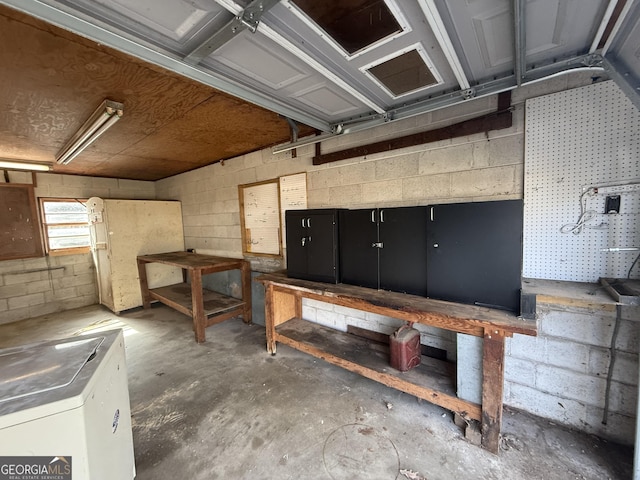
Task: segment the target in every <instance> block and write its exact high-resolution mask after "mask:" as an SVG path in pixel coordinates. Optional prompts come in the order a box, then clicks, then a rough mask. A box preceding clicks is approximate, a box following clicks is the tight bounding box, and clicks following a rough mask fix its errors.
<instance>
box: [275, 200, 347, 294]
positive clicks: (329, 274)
mask: <svg viewBox="0 0 640 480" xmlns="http://www.w3.org/2000/svg"><path fill="white" fill-rule="evenodd" d="M285 222H286V226H287V272H288V275H289V276H291V277H294V278H301V279H304V280H314V281H317V282H328V283H338V282H339V281H340V275H339V264H338V210H335V209H318V210H287V211H286V213H285Z"/></svg>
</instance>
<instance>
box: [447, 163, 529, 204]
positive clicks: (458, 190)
mask: <svg viewBox="0 0 640 480" xmlns="http://www.w3.org/2000/svg"><path fill="white" fill-rule="evenodd" d="M515 172H516V171H515V168H514V167H513V166H505V167H495V168H483V169H479V170H469V171H464V172H454V173H451V195H452V196H454V197H473V196H477V195H484V196H486V195H495V196H500V195H508V194H511V193H514V190H515Z"/></svg>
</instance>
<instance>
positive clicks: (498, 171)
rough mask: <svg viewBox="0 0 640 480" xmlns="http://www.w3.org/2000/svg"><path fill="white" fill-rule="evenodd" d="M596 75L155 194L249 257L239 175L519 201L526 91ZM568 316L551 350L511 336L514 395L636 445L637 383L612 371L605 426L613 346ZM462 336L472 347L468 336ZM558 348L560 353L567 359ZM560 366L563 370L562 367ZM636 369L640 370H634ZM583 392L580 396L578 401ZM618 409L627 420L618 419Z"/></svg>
mask: <svg viewBox="0 0 640 480" xmlns="http://www.w3.org/2000/svg"><path fill="white" fill-rule="evenodd" d="M589 83H591V74H589V73H581V74H575V75H569V76H560V77H556V78H554V79H552V80H549V81H545V82H540V83H537V84H533V85H530V86H526V87H523V88H521V89H519V90H517V91H515V92H513V96H512V104H513V110H514V111H513V113H514V125H513V126H512V127H511V128H509V129H505V130H500V131H494V132H488V133H487V134H486V135H485V134H479V135H472V136H468V137H462V138H456V139H449V140H443V141H440V142H434V143H430V144H427V145H420V146H415V147H410V148H406V149H402V150H396V151H393V152H385V153H378V154H375V155H368V156H362V157H356V158H351V159H348V160H343V161H340V162H335V163H331V164H326V165H321V166H313V165H312V157H313V156H314V154H315V149H314V147H313V146H308V147H303V148H299V149H298V150H297V157H296V158H292V156H291V153H290V152H285V153H281V154H278V155H273V154H272V153H271V150H270V149H266V150H263V151H260V152H254V153H251V154H248V155H244V156H241V157H237V158H232V159H229V160H226V161H225V162H224V164H221V163H219V164H216V165H211V166H208V167H205V168H201V169H198V170H196V171H193V172H188V173H185V174H182V175H177V176H174V177H171V178H168V179H164V180H160V181H158V182H156V194H157V198H159V199H171V200H180V201H182V205H183V215H184V223H185V243H186V246H187V248H195V249H197V250H198V251H203V252H205V253H212V254H218V255H228V256H234V257H241V256H242V245H241V234H240V233H241V232H240V209H239V203H238V185H241V184H246V183H252V182H257V181H262V180H268V179H273V178H276V177H279V176H282V175H287V174H294V173H299V172H303V171H304V172H307V190H308V206H309V208H327V207H341V208H367V207H374V206H376V207H392V206H408V205H426V204H434V203H449V202H464V201H485V200H503V199H504V200H506V199H520V198H522V196H523V175H524V169H523V164H524V127H525V119H524V101H525V99H527V98H531V97H535V96H539V95H545V94H549V93H553V92H558V91H562V90H566V89H569V88H575V87H578V86H582V85H586V84H589ZM495 108H496V97H489V98H486V99H478V100H474V101H471V102H468V103H465V104H464V105H459V106H456V107H453V108H447V109H443V110H438V111H434V112H431V113H428V114H425V115H422V116H418V117H414V118H410V119H405V120H400V121H397V122H392V123H390V124H386V125H382V126H380V127H376V128H373V129H369V130H366V131H362V132H358V133H354V134H351V135H348V136H344V137H336V138H333V139H330V140H327V141H324V142H323V143H322V152H323V153H330V152H332V151H337V150H340V149H344V148H348V147H351V146H357V145H362V144H366V143H371V142H375V141H379V140H382V139H385V138H392V137H397V136H400V135H405V134H411V133H414V132H417V131H422V130H426V129H427V128H428V129H433V128H438V127H442V126H445V125H450V124H454V123H457V122H460V121H462V120H465V119H468V118H472V117H474V116H478V115H481V114H483V113H487V112H490V111H494V110H495ZM270 262H271V267H272V268H277V267H278V262H275V261H273V260H270ZM280 266H282V264H280ZM254 287H255V285H254ZM256 288H257V287H256ZM303 314H304V316H305V318H306V319H308V320H311V321H316V322H318V323H322V324H325V325H328V326H331V327H333V328H337V329H339V330H346V328H347V325H349V324H351V325H355V326H359V327H362V328H367V329H370V330H374V331H379V332H382V333H387V334H388V333H391V332H392V331H393V330H394V329H395V328H397V326H398V324H399V322H398V321H397V320H394V319H389V318H385V317H381V316H376V315H370V314H365V313H363V312H359V311H357V310H351V309H346V308H342V307H338V306H333V305H329V304H325V303H322V302H315V301H309V300H305V302H304V304H303ZM587 316H588V315H587ZM569 318H570V317H567V316H566V315H564V316H563V315H550V316H549V318H548V319H547V320H546V321H545V320H544V319H543V320H542V323H543V325H544V327H543V328H544V330H543V333H544V335H543V336H542V337H541V338H540V339H538V340H533V341H534V342H542V344H543V345H544V347H543V348H542V350H540V349H538V350H537V351H538V352H540V351H544V352H547V353H545V354H543V355H541V356H539V357H537V358H536V359H535V360H532V359H531V358H530V357H531V355H532V353H531V351H532V345H531V344H527V343H526V342H527V340H523V339H522V338H518V337H517V336H516V337H514V340H510V341H509V344H508V353H507V355H508V357H507V367H506V368H507V383H506V385H505V401H506V404H507V405H512V406H515V407H518V408H520V409H522V410H525V411H529V412H531V413H534V414H537V415H541V416H543V417H547V418H551V419H553V420H555V421H558V422H559V423H565V424H568V425H571V426H574V427H576V428H579V429H582V430H585V431H589V432H594V433H599V434H601V435H603V436H607V437H609V438H615V439H618V440H620V441H624V442H625V443H629V438H631V441H633V437H632V436H631V437H629V434H628V432H629V429H630V428H631V427H630V425H631V424H632V423H633V422H632V421H629V422H628V423H629V425H628V426H625V427H620V428H618V427H617V425H621V424H622V423H623V422H624V421H627V420H629V419H630V418H631V417H630V416H629V415H633V413H632V410H631V409H630V407H629V405H631V404H632V403H633V401H634V398H635V397H633V394H632V392H631V390H632V388H633V385H634V383H633V382H634V381H633V380H632V379H631V377H629V376H626V374H623V373H622V370H620V373H617V374H616V375H624V379H625V380H624V381H620V380H615V382H617V383H616V385H615V388H612V390H616V391H618V392H623V394H620V396H619V397H617V398H615V399H613V401H612V417H610V418H611V420H610V424H611V425H610V426H608V427H606V428H600V426H599V425H598V423H599V422H600V421H601V419H598V418H597V417H598V409H600V411H601V409H602V405H601V401H602V398H601V395H600V394H599V393H597V394H596V395H595V397H594V396H593V394H594V392H595V389H592V388H591V387H592V386H594V385H595V386H597V387H598V388H601V385H602V383H601V377H602V372H600V374H599V375H597V374H596V373H594V372H596V370H598V369H601V366H602V364H603V362H606V361H605V360H604V359H605V358H606V355H607V349H606V345H603V344H602V343H595V344H593V345H592V344H589V343H588V342H586V341H584V340H583V341H576V340H574V339H573V338H572V337H571V336H569V334H567V333H565V334H560V333H557V332H556V333H553V332H554V331H555V330H554V329H558V328H562V325H565V324H570V325H571V327H570V329H571V331H572V332H573V334H575V335H578V336H579V335H588V334H587V331H588V324H589V323H588V322H583V323H584V324H583V323H581V322H580V321H573V323H572V321H571V320H569ZM567 322H568V323H567ZM625 328H627V327H625ZM622 337H623V335H622V334H621V338H622ZM421 340H422V342H423V343H424V344H426V345H430V346H434V347H437V348H442V349H444V350H447V352H448V357H449V358H450V359H451V360H456V359H457V360H458V362H459V365H460V367H461V368H462V369H463V371H464V372H467V373H473V372H476V377H477V375H481V372H480V369H479V367H478V362H477V361H475V363H473V365H471V364H467V365H466V366H465V364H464V363H462V364H460V361H461V360H463V359H462V358H461V357H462V356H461V355H460V354H459V353H458V351H459V350H458V347H459V345H458V340H459V339H457V338H456V336H455V335H451V336H449V334H446V333H443V332H439V331H437V330H436V329H423V330H422V331H421ZM530 341H531V340H530ZM460 343H461V344H462V345H463V350H464V348H465V347H464V345H465V342H464V340H463V341H462V342H460ZM605 343H606V342H605ZM466 344H467V348H471V349H473V348H476V350H477V348H478V344H479V345H480V348H481V342H480V343H478V342H467V343H466ZM474 344H475V347H473V345H474ZM537 344H538V343H536V345H537ZM469 345H471V346H469ZM563 346H566V352H567V353H565V354H564V356H562V355H561V354H560V353H558V354H556V355H553V358H551V356H550V355H549V353H548V352H550V351H556V352H558V351H559V352H562V351H563V349H562V347H563ZM534 351H536V350H535V349H534ZM570 351H576V352H583V353H582V354H580V355H586V354H585V353H584V352H588V362H587V363H588V365H589V367H587V366H584V367H582V366H578V367H576V366H575V365H574V364H573V363H572V361H571V360H570V359H568V358H567V355H569V353H568V352H570ZM476 355H477V352H476ZM635 355H637V351H633V350H629V351H623V352H622V353H620V354H619V365H618V367H617V368H616V371H618V369H624V368H625V365H631V364H633V362H634V358H636V357H635ZM464 357H465V358H470V359H472V361H473V358H474V357H473V356H467V354H466V353H465V354H464ZM475 358H476V359H478V358H480V357H477V356H476V357H475ZM562 358H564V360H560V359H562ZM561 361H564V362H565V365H564V366H561V365H557V363H558V362H561ZM579 363H580V362H579ZM583 368H584V371H583V370H582V369H583ZM589 369H591V370H589ZM558 370H560V371H558ZM560 373H562V374H563V376H560ZM554 375H557V376H558V378H562V379H563V382H564V383H565V384H566V385H568V386H570V388H569V390H568V391H567V392H565V391H562V388H561V385H560V384H559V383H558V384H556V387H555V388H554V387H552V386H551V385H550V384H549V382H550V381H551V380H552V379H553V377H554ZM630 375H636V376H637V369H636V370H635V372H634V373H632V374H630ZM469 378H473V377H472V376H470V377H469ZM586 379H591V380H590V381H591V382H592V383H589V381H587V380H586ZM571 382H575V384H572V383H571ZM475 385H476V386H475V387H474V383H473V381H471V383H470V384H469V385H467V386H463V387H464V388H467V389H468V390H470V391H472V390H473V389H474V388H476V389H477V381H476V383H475ZM572 392H573V393H572ZM576 392H577V393H576ZM598 392H599V390H598ZM583 394H584V396H585V397H584V398H582V399H581V400H578V399H576V397H578V396H579V395H583ZM598 395H600V396H598ZM613 395H615V394H613ZM560 404H562V405H563V406H560ZM623 404H624V406H623ZM564 410H572V411H575V412H577V413H575V415H574V416H573V417H572V416H571V415H568V416H563V415H562V414H561V413H560V412H561V411H564ZM618 415H619V416H618ZM618 418H619V419H620V422H619V423H616V422H618ZM621 432H626V433H621Z"/></svg>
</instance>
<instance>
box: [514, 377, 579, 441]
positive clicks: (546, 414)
mask: <svg viewBox="0 0 640 480" xmlns="http://www.w3.org/2000/svg"><path fill="white" fill-rule="evenodd" d="M508 383H509V387H508V390H509V396H508V397H505V399H504V403H505V405H508V406H510V407H515V408H519V409H520V410H524V411H526V412H529V413H532V414H534V415H538V416H540V417H543V418H548V419H550V420H554V421H556V422H559V423H561V424H563V425H568V426H571V427H575V428H578V429H583V428H584V421H585V417H586V411H587V407H586V405H585V404H584V403H582V402H580V401H576V400H571V399H567V398H559V397H557V396H556V395H552V394H548V393H545V392H542V391H540V390H538V389H535V388H531V387H528V386H525V385H519V384H517V383H512V382H508ZM505 391H506V389H505Z"/></svg>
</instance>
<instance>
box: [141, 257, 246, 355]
mask: <svg viewBox="0 0 640 480" xmlns="http://www.w3.org/2000/svg"><path fill="white" fill-rule="evenodd" d="M137 258H138V273H139V276H140V290H141V291H142V302H143V306H144V308H149V307H150V306H151V300H152V299H155V300H158V301H160V302H162V303H164V304H165V305H167V306H169V307H171V308H173V309H175V310H177V311H179V312H181V313H184V314H185V315H187V316H189V317H191V318H193V330H194V332H195V336H196V342H198V343H202V342H204V341H205V332H204V329H205V328H206V327H209V326H211V325H214V324H216V323H220V322H222V321H224V320H227V319H228V318H231V317H235V316H237V315H242V319H243V320H244V322H245V323H251V267H250V264H249V262H247V261H246V260H243V259H240V258H226V257H215V256H212V255H202V254H199V253H190V252H170V253H157V254H154V255H141V256H139V257H137ZM147 263H163V264H165V265H171V266H174V267H179V268H182V269H183V270H184V273H188V275H189V283H187V282H186V281H185V282H183V283H178V284H175V285H169V286H166V287H160V288H153V289H149V285H148V283H147V269H146V264H147ZM235 269H238V270H240V271H241V274H242V299H237V298H233V297H230V296H228V295H223V294H221V293H217V292H213V291H211V290H207V289H205V288H202V275H207V274H209V273H216V272H224V271H226V270H235ZM185 280H186V279H185Z"/></svg>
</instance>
